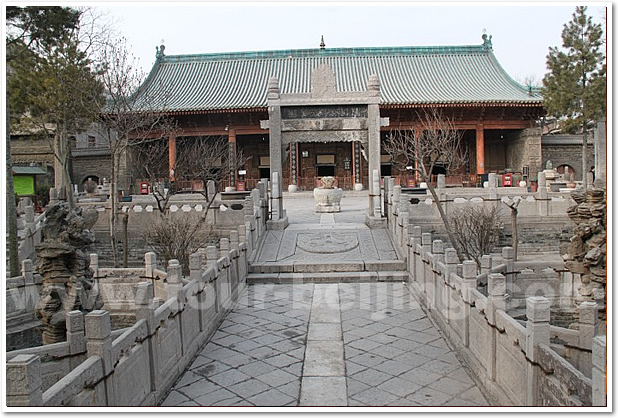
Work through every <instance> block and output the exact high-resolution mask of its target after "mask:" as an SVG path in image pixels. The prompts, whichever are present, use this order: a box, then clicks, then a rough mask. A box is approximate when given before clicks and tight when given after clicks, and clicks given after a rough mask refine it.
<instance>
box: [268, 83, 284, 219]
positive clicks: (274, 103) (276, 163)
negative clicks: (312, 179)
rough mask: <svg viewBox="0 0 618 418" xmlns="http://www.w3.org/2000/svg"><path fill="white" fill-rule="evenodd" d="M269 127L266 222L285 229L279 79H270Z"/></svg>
mask: <svg viewBox="0 0 618 418" xmlns="http://www.w3.org/2000/svg"><path fill="white" fill-rule="evenodd" d="M268 129H269V135H268V136H269V145H270V179H271V181H270V188H271V218H270V220H268V221H267V222H266V225H267V227H268V229H285V228H286V227H287V226H288V217H287V215H286V213H285V211H284V210H283V190H282V184H281V183H282V181H281V180H282V178H281V175H282V173H283V159H282V155H281V154H282V153H281V96H280V94H279V80H278V79H277V78H275V77H273V78H271V79H270V80H269V81H268Z"/></svg>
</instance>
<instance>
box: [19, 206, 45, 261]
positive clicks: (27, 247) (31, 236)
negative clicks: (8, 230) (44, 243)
mask: <svg viewBox="0 0 618 418" xmlns="http://www.w3.org/2000/svg"><path fill="white" fill-rule="evenodd" d="M44 216H45V213H42V214H39V215H38V216H35V213H34V206H32V205H31V204H30V205H27V206H25V207H24V215H23V217H20V219H19V221H18V231H17V235H18V239H19V244H18V257H19V262H20V263H21V262H22V261H24V260H32V261H33V262H36V251H35V247H36V245H37V244H40V243H41V226H42V223H43V222H42V221H43V219H44Z"/></svg>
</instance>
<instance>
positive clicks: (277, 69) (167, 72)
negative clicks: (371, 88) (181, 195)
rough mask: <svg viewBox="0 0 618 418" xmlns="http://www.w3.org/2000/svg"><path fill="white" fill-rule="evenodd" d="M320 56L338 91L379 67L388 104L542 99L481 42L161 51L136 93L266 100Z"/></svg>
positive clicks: (304, 86) (202, 100)
mask: <svg viewBox="0 0 618 418" xmlns="http://www.w3.org/2000/svg"><path fill="white" fill-rule="evenodd" d="M322 63H326V64H328V65H330V66H331V67H332V69H333V70H334V72H335V77H336V82H337V90H338V91H364V90H366V88H367V81H368V79H369V76H370V75H372V74H377V75H378V77H379V79H380V85H381V105H386V106H387V105H424V104H452V105H458V104H486V105H491V104H494V105H498V104H505V105H524V106H525V105H528V106H541V105H542V97H541V95H540V94H539V92H538V91H537V90H532V91H528V89H527V88H525V87H523V86H521V85H520V84H518V83H516V82H515V81H514V80H513V79H512V78H511V77H509V75H508V74H507V73H506V72H505V71H504V69H503V68H502V67H501V66H500V64H499V63H498V61H497V60H496V58H495V56H494V54H493V52H492V50H491V49H488V48H484V47H483V46H481V45H479V46H474V45H472V46H458V47H449V46H435V47H381V48H331V49H323V50H322V49H304V50H283V51H257V52H230V53H218V54H199V55H177V56H162V57H160V58H158V59H157V61H156V62H155V65H154V66H153V68H152V71H151V73H150V74H149V76H148V78H147V79H146V81H145V83H144V84H143V85H142V87H141V89H140V91H141V94H140V95H138V97H142V105H143V106H148V107H154V108H157V109H159V110H162V111H169V112H199V111H217V110H233V109H255V108H264V107H266V106H267V86H268V80H269V79H270V78H271V77H277V78H278V79H279V87H280V90H281V93H283V94H286V93H309V92H310V90H311V85H310V84H311V71H312V70H313V69H315V68H316V67H318V66H319V65H320V64H322ZM145 97H154V98H155V99H154V100H150V99H149V100H148V101H146V99H144V98H145ZM147 102H148V104H146V103H147Z"/></svg>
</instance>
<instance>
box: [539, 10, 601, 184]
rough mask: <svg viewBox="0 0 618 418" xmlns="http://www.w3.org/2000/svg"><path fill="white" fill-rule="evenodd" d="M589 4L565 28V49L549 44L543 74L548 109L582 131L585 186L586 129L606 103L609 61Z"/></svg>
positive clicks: (567, 127) (566, 128)
mask: <svg viewBox="0 0 618 418" xmlns="http://www.w3.org/2000/svg"><path fill="white" fill-rule="evenodd" d="M586 10H587V8H586V7H584V6H578V7H576V8H575V13H573V19H572V20H571V21H570V22H568V23H567V24H565V25H564V29H563V30H562V49H559V48H558V47H551V48H549V54H548V55H547V69H548V70H549V72H548V73H547V74H546V75H545V77H544V78H543V96H544V98H545V107H546V109H547V112H548V113H549V114H550V115H552V116H556V117H559V118H564V121H563V125H562V129H563V130H564V131H566V132H571V133H573V132H581V133H582V136H583V143H582V180H583V183H584V187H585V186H586V159H587V156H586V153H587V140H586V131H587V129H588V127H589V126H590V124H591V123H592V122H593V121H595V120H597V119H599V118H600V117H602V116H603V115H604V114H605V112H606V106H607V80H606V71H607V67H606V62H605V52H604V50H603V49H602V47H603V43H604V42H603V28H602V26H601V25H600V24H594V23H592V19H591V18H590V17H589V16H587V15H586Z"/></svg>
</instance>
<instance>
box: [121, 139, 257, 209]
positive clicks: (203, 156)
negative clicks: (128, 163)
mask: <svg viewBox="0 0 618 418" xmlns="http://www.w3.org/2000/svg"><path fill="white" fill-rule="evenodd" d="M132 158H133V165H135V166H137V167H140V168H141V169H142V170H143V173H144V175H145V176H146V178H147V179H148V181H149V183H150V185H151V187H152V194H153V197H154V198H155V200H156V202H157V208H158V210H159V212H160V213H162V214H164V213H166V212H167V208H168V205H169V201H170V199H171V198H172V197H173V196H174V195H175V194H177V193H179V192H180V191H182V190H181V187H180V186H179V183H182V182H183V181H189V182H191V183H193V184H195V183H199V187H194V188H192V191H193V192H196V193H199V194H201V195H202V196H203V197H204V199H205V200H206V208H205V210H204V218H205V217H206V214H207V212H208V210H209V209H210V207H211V205H212V203H213V201H214V199H215V197H216V194H217V191H218V189H220V187H221V184H222V183H223V181H224V180H225V179H227V178H228V177H229V175H230V171H235V170H236V169H238V168H239V167H242V166H243V165H244V164H245V163H246V161H247V159H246V158H245V157H244V154H243V152H242V150H237V151H236V152H235V153H232V154H230V149H229V144H228V141H227V138H226V137H224V136H220V137H186V138H180V139H178V140H177V151H176V159H175V162H176V163H175V165H174V166H173V167H169V159H168V143H167V141H164V140H162V141H152V142H148V143H145V144H139V145H137V146H135V147H133V152H132ZM170 172H173V173H174V179H173V180H172V179H171V178H170V176H169V173H170ZM209 185H210V186H209Z"/></svg>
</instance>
